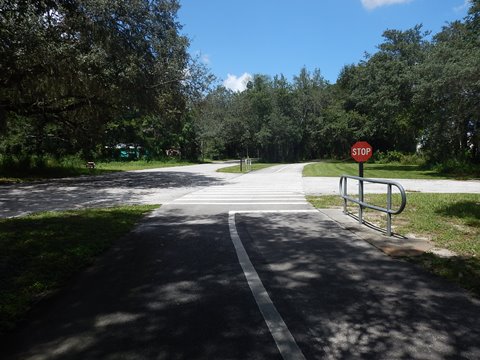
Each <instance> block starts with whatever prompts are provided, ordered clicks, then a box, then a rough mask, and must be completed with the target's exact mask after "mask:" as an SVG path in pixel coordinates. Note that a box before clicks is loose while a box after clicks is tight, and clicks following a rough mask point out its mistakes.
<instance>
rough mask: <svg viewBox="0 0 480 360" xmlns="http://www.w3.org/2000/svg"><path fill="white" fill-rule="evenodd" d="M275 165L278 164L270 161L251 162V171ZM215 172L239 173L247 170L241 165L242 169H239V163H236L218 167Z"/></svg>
mask: <svg viewBox="0 0 480 360" xmlns="http://www.w3.org/2000/svg"><path fill="white" fill-rule="evenodd" d="M275 165H278V164H271V163H253V164H252V167H251V171H255V170H261V169H265V168H268V167H271V166H275ZM217 172H223V173H231V174H241V173H246V172H247V171H246V169H245V166H243V167H242V171H240V164H238V165H234V166H228V167H224V168H221V169H218V170H217Z"/></svg>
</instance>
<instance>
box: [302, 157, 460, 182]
mask: <svg viewBox="0 0 480 360" xmlns="http://www.w3.org/2000/svg"><path fill="white" fill-rule="evenodd" d="M341 175H354V176H358V164H357V163H347V162H333V161H329V162H319V163H315V164H309V165H306V166H305V167H304V169H303V176H325V177H334V176H341ZM364 176H365V177H367V178H384V179H446V178H447V177H446V176H444V175H441V174H439V173H437V172H435V171H432V170H422V168H421V167H420V166H418V165H401V164H372V163H368V162H366V163H364ZM450 178H451V177H450Z"/></svg>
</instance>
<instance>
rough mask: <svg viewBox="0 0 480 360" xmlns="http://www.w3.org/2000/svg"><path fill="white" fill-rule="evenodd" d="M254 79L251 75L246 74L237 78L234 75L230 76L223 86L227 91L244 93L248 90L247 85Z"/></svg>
mask: <svg viewBox="0 0 480 360" xmlns="http://www.w3.org/2000/svg"><path fill="white" fill-rule="evenodd" d="M252 79H253V76H252V75H251V74H249V73H244V74H243V75H242V76H239V77H237V76H235V75H232V74H228V75H227V78H226V79H225V81H224V82H223V86H225V87H226V88H227V89H230V90H232V91H236V92H242V91H243V90H245V89H246V88H247V84H248V82H249V81H251V80H252Z"/></svg>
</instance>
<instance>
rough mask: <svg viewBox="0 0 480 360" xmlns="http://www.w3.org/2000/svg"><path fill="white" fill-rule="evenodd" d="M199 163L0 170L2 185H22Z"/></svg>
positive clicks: (143, 162) (140, 162) (73, 164)
mask: <svg viewBox="0 0 480 360" xmlns="http://www.w3.org/2000/svg"><path fill="white" fill-rule="evenodd" d="M195 164H198V163H194V162H189V161H182V160H175V159H172V160H152V161H147V160H138V161H112V162H96V163H95V169H87V168H86V166H85V162H83V161H80V160H76V161H72V162H70V163H65V164H63V165H62V164H59V163H55V164H49V163H47V164H46V165H45V166H44V167H41V168H33V169H28V168H15V169H2V168H0V184H11V183H22V182H28V181H35V180H42V179H55V178H64V177H75V176H81V175H102V174H108V173H111V172H120V171H132V170H145V169H157V168H164V167H175V166H187V165H195Z"/></svg>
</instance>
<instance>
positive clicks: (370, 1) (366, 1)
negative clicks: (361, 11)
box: [362, 0, 413, 10]
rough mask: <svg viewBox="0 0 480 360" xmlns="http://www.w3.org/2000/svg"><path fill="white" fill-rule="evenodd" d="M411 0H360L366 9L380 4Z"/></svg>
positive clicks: (402, 2) (401, 2) (400, 2)
mask: <svg viewBox="0 0 480 360" xmlns="http://www.w3.org/2000/svg"><path fill="white" fill-rule="evenodd" d="M410 1H413V0H362V5H363V7H364V8H366V9H368V10H373V9H375V8H377V7H380V6H386V5H393V4H405V3H408V2H410Z"/></svg>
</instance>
